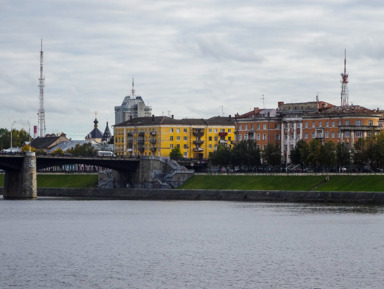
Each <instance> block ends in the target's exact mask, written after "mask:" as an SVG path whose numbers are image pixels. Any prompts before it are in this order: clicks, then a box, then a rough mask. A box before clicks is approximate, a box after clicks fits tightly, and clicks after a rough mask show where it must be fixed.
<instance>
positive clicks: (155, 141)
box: [149, 138, 157, 144]
mask: <svg viewBox="0 0 384 289" xmlns="http://www.w3.org/2000/svg"><path fill="white" fill-rule="evenodd" d="M149 142H150V143H151V144H155V143H157V140H156V139H155V138H152V139H151V140H150V141H149Z"/></svg>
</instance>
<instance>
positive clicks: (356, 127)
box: [235, 101, 383, 163]
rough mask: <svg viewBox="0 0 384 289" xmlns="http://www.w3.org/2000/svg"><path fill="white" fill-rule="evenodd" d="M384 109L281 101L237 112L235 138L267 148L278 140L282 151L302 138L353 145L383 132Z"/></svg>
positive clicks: (316, 102) (320, 102) (286, 154)
mask: <svg viewBox="0 0 384 289" xmlns="http://www.w3.org/2000/svg"><path fill="white" fill-rule="evenodd" d="M381 118H382V113H380V112H379V110H371V109H367V108H365V107H362V106H359V105H345V106H335V105H333V104H330V103H327V102H323V101H315V102H303V103H286V104H284V102H279V103H278V108H277V109H258V108H255V109H254V110H253V111H251V112H248V113H245V114H243V115H236V131H235V134H236V142H237V143H238V142H240V141H242V140H252V141H256V144H257V146H258V147H259V148H260V149H261V150H264V148H265V147H266V145H267V144H276V143H277V144H279V145H280V147H281V154H282V156H284V158H285V159H287V161H288V163H290V160H289V155H290V153H291V150H292V149H293V148H294V147H295V146H296V143H297V142H298V141H299V140H304V141H305V142H308V143H309V142H310V141H311V140H313V139H319V140H321V141H322V142H323V143H326V142H328V141H332V142H333V143H335V144H337V143H345V144H346V146H347V147H348V148H349V149H351V148H352V147H353V144H354V143H355V142H356V141H357V140H359V139H360V138H363V137H369V136H373V135H376V134H378V133H380V131H381V130H382V129H383V128H382V126H381V123H380V119H381Z"/></svg>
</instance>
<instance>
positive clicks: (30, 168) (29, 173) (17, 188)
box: [3, 152, 37, 199]
mask: <svg viewBox="0 0 384 289" xmlns="http://www.w3.org/2000/svg"><path fill="white" fill-rule="evenodd" d="M36 196H37V180H36V155H35V153H34V152H26V153H25V157H24V162H23V166H22V168H21V170H20V171H11V170H7V171H6V172H5V178H4V194H3V197H4V199H34V198H36Z"/></svg>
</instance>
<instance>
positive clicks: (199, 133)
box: [193, 130, 204, 137]
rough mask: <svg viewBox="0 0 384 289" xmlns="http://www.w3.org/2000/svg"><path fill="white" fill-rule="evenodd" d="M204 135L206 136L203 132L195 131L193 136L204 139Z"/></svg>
mask: <svg viewBox="0 0 384 289" xmlns="http://www.w3.org/2000/svg"><path fill="white" fill-rule="evenodd" d="M203 135H204V131H203V130H194V131H193V136H195V137H202V136H203Z"/></svg>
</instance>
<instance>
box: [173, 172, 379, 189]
mask: <svg viewBox="0 0 384 289" xmlns="http://www.w3.org/2000/svg"><path fill="white" fill-rule="evenodd" d="M179 189H193V190H196V189H198V190H275V191H280V190H281V191H324V192H334V191H338V192H384V175H383V174H375V175H366V174H364V175H363V174H356V175H351V174H348V175H347V174H345V175H341V174H313V175H307V174H297V175H286V174H279V175H277V174H276V175H266V174H263V175H261V174H259V175H250V174H244V175H233V174H232V175H230V174H229V175H223V174H220V175H212V174H197V175H194V176H193V177H192V178H190V179H189V180H187V181H186V182H185V183H184V184H183V185H182V186H181V187H179Z"/></svg>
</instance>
